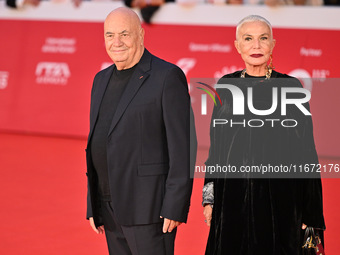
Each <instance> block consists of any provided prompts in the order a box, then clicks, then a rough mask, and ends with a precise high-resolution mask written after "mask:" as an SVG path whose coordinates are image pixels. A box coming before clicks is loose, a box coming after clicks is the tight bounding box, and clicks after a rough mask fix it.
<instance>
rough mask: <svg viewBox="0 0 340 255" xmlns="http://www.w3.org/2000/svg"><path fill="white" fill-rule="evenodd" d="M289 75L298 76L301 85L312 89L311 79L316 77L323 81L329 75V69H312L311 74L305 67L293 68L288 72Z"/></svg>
mask: <svg viewBox="0 0 340 255" xmlns="http://www.w3.org/2000/svg"><path fill="white" fill-rule="evenodd" d="M289 75H290V76H293V77H296V78H299V79H300V81H301V82H302V84H303V87H304V88H306V89H308V90H309V91H312V89H313V79H318V80H319V81H320V82H324V81H325V80H326V78H327V77H329V76H330V71H329V70H325V69H313V70H312V75H310V73H309V72H308V71H306V70H305V69H294V70H292V71H291V72H290V73H289Z"/></svg>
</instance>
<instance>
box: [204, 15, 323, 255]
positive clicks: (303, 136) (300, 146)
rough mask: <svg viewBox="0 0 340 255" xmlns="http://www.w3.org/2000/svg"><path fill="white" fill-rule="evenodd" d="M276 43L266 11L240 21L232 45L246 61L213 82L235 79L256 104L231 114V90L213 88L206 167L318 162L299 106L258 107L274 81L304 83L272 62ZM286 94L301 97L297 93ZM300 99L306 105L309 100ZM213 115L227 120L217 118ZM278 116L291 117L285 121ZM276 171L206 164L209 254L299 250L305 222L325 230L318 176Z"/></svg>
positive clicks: (268, 100) (268, 101) (293, 253)
mask: <svg viewBox="0 0 340 255" xmlns="http://www.w3.org/2000/svg"><path fill="white" fill-rule="evenodd" d="M274 46H275V40H274V39H273V33H272V28H271V25H270V23H269V22H268V21H267V20H266V19H265V18H263V17H261V16H257V15H251V16H248V17H246V18H244V19H243V20H241V21H240V22H239V24H238V25H237V28H236V41H235V47H236V49H237V51H238V53H239V54H240V55H241V57H242V59H243V61H244V63H245V69H243V70H241V71H237V72H234V73H231V74H227V75H225V76H223V77H222V79H220V81H219V82H218V83H219V84H232V85H234V86H236V88H237V89H239V90H241V91H242V92H243V95H245V105H247V103H248V105H249V100H247V98H251V104H252V105H253V108H252V109H257V110H258V111H257V112H256V111H254V110H252V109H250V108H249V109H246V110H245V111H244V115H239V114H238V115H233V111H234V110H235V109H234V105H235V108H236V104H233V100H234V101H235V98H236V97H235V98H233V96H235V95H234V93H231V92H232V91H231V90H230V89H225V88H224V89H222V88H220V89H218V90H217V92H218V94H219V96H220V98H221V101H222V104H217V105H216V106H215V107H214V110H213V115H212V125H211V130H210V139H211V143H210V150H209V157H208V159H207V161H206V163H205V164H206V165H207V167H209V166H216V165H219V166H231V167H235V169H237V171H236V173H239V170H240V169H242V167H245V166H248V167H249V166H257V167H261V166H269V165H270V166H273V167H274V166H276V167H279V166H281V169H282V167H287V166H291V167H293V168H294V167H295V169H297V170H299V168H298V167H299V166H307V167H308V166H309V165H310V166H312V164H318V157H317V153H316V149H315V145H314V138H313V127H312V119H311V116H310V115H306V114H305V113H306V112H302V111H301V109H300V108H302V107H300V108H298V107H296V106H295V105H288V106H287V113H286V114H282V112H281V109H280V108H281V104H280V102H279V103H277V108H276V110H273V111H271V112H267V113H266V114H263V115H260V114H258V112H259V111H265V110H268V109H272V108H271V106H272V105H274V98H273V94H274V88H276V89H277V91H281V89H282V88H285V87H286V88H300V89H301V88H302V86H301V84H300V82H299V81H298V80H297V79H296V78H293V77H290V76H288V75H286V74H281V73H279V72H276V71H274V70H273V67H272V52H273V49H274ZM268 63H269V64H268ZM249 89H251V90H252V93H251V94H250V92H249V91H250V90H249ZM248 93H249V95H248ZM247 95H248V97H247ZM274 95H275V94H274ZM279 95H280V94H277V96H276V98H278V100H280V96H279ZM290 96H291V97H293V98H301V94H299V93H295V94H294V93H291V94H290ZM274 97H275V96H274ZM302 106H303V107H304V108H305V109H306V110H307V111H309V105H308V102H305V103H303V105H302ZM248 107H249V106H248ZM254 112H255V113H254ZM283 115H284V116H283ZM216 119H218V120H221V119H222V120H228V122H226V121H224V122H223V125H216V122H215V120H216ZM282 119H289V120H290V121H292V120H294V121H293V122H292V123H290V124H288V122H289V121H288V122H282ZM268 120H272V121H268ZM274 120H275V121H274ZM226 123H227V124H226ZM232 123H233V124H232ZM283 123H286V124H285V125H283ZM248 169H250V168H248ZM300 169H301V168H300ZM297 172H298V171H297ZM275 175H276V176H273V175H272V176H270V178H267V177H268V176H266V175H263V176H262V175H261V176H259V175H256V174H255V173H252V172H242V173H241V174H239V175H234V176H233V173H231V172H227V173H225V172H224V173H222V174H221V173H219V174H218V175H212V174H211V173H208V172H207V174H206V180H205V185H204V188H203V205H204V216H205V218H206V222H207V224H208V226H210V232H209V238H208V243H207V248H206V254H214V255H216V254H228V255H229V254H230V255H237V254H241V255H243V254H249V255H257V254H261V255H277V254H280V255H282V254H287V255H298V254H301V249H302V248H301V247H302V238H301V237H303V232H304V231H303V229H305V228H306V226H311V227H314V228H317V229H320V230H321V236H322V233H323V232H322V230H324V229H325V224H324V218H323V206H322V188H321V179H320V176H319V175H318V174H315V173H314V174H313V175H311V174H310V175H308V173H307V174H305V175H304V174H303V173H302V175H300V176H297V175H294V174H292V175H280V174H279V173H275ZM235 177H236V178H235ZM258 177H260V178H258ZM297 177H299V178H297ZM301 177H302V178H301Z"/></svg>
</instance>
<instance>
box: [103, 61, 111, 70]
mask: <svg viewBox="0 0 340 255" xmlns="http://www.w3.org/2000/svg"><path fill="white" fill-rule="evenodd" d="M112 64H113V63H112V62H104V63H103V64H102V66H101V67H100V70H103V69H105V68H108V67H109V66H110V65H112Z"/></svg>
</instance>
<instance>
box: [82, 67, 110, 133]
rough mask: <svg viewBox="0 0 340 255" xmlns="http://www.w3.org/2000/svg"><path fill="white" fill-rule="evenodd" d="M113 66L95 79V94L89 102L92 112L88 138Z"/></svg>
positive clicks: (94, 123)
mask: <svg viewBox="0 0 340 255" xmlns="http://www.w3.org/2000/svg"><path fill="white" fill-rule="evenodd" d="M114 68H116V67H115V66H114V65H112V66H110V67H109V68H108V69H107V70H106V72H105V73H104V74H103V76H102V77H101V78H100V79H99V80H98V81H97V85H96V87H97V88H96V90H95V91H94V93H95V94H94V95H93V98H92V100H93V102H92V103H91V104H92V105H93V109H91V111H92V113H91V120H90V123H91V126H90V135H89V140H90V138H91V135H92V133H93V130H94V126H95V125H96V122H97V119H98V114H99V109H100V105H101V103H102V100H103V97H104V94H105V90H106V87H107V85H108V84H109V81H110V78H111V75H112V72H113V70H114Z"/></svg>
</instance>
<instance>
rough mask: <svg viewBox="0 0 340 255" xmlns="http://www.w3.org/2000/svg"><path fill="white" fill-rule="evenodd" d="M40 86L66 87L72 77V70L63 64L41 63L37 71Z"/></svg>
mask: <svg viewBox="0 0 340 255" xmlns="http://www.w3.org/2000/svg"><path fill="white" fill-rule="evenodd" d="M35 75H36V77H37V78H36V82H37V83H39V84H53V85H66V84H67V81H68V78H69V77H70V76H71V72H70V68H69V66H68V64H67V63H63V62H61V63H60V62H40V63H38V65H37V68H36V70H35Z"/></svg>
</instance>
